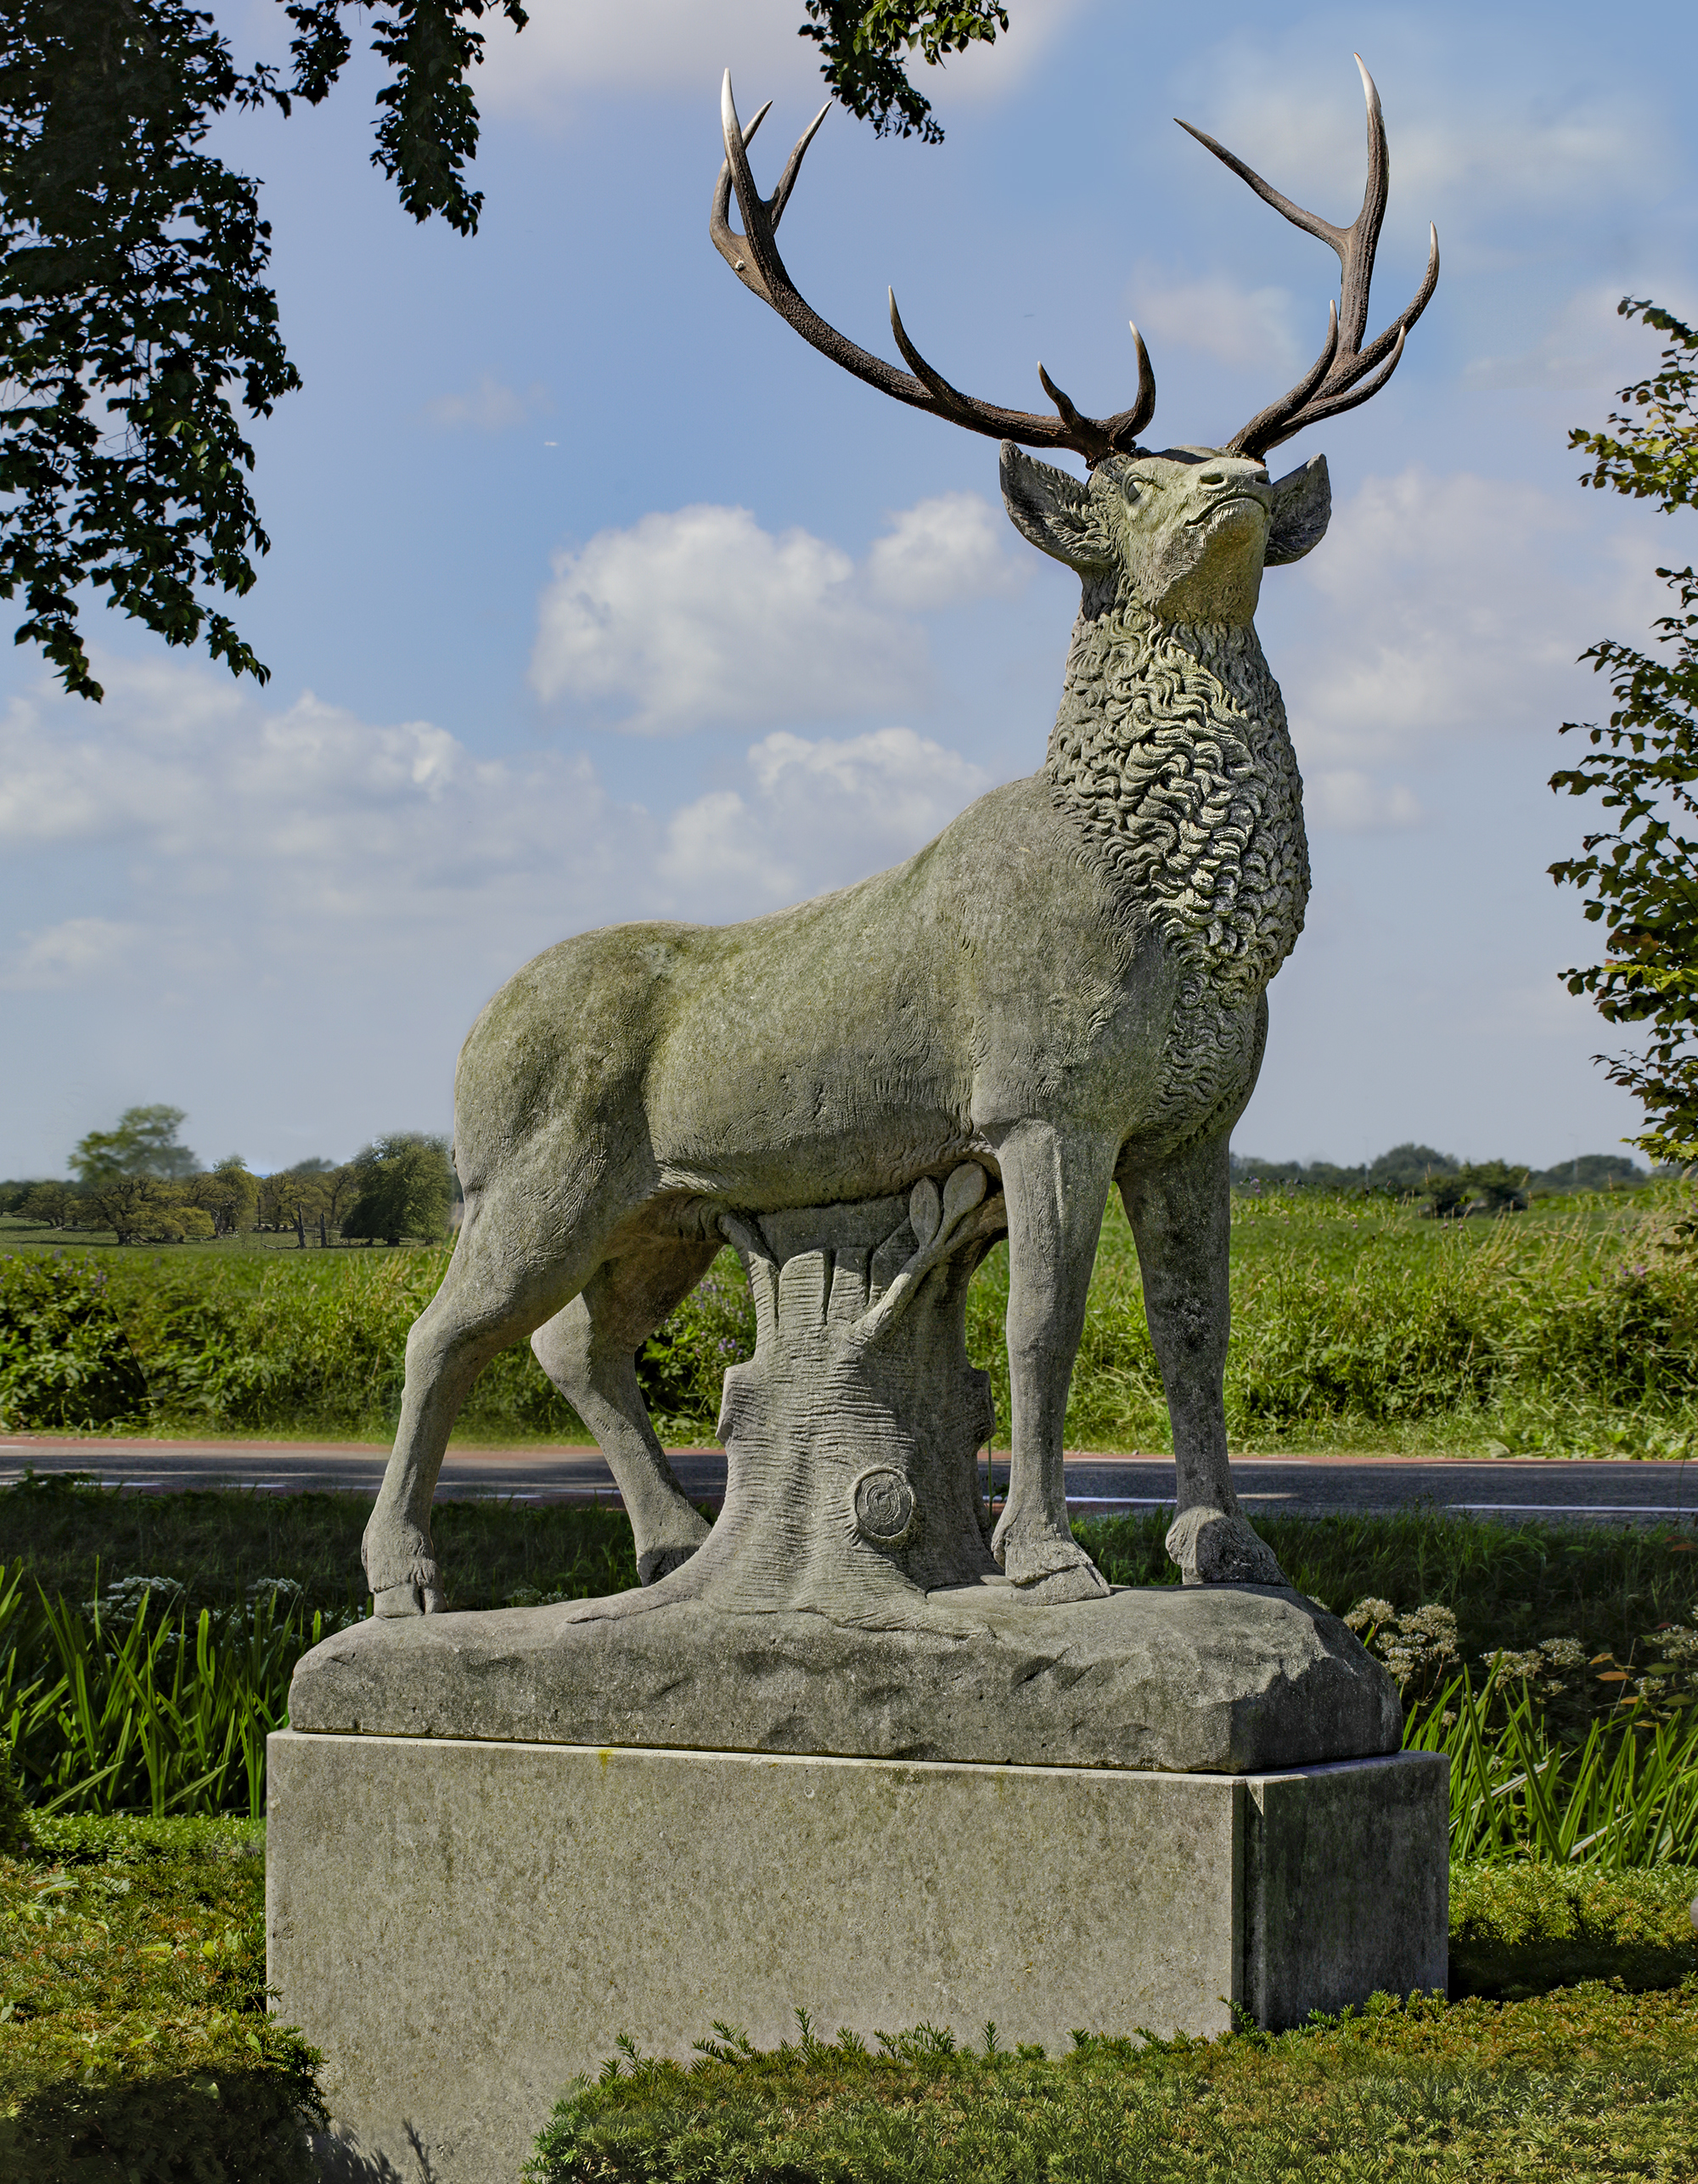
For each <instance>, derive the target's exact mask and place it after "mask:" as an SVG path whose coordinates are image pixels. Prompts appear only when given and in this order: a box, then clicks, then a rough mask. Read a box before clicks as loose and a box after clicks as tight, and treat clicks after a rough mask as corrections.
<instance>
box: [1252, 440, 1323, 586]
mask: <svg viewBox="0 0 1698 2184" xmlns="http://www.w3.org/2000/svg"><path fill="white" fill-rule="evenodd" d="M1331 520H1332V480H1331V479H1330V477H1328V476H1327V459H1326V457H1325V456H1324V455H1311V456H1310V458H1309V459H1308V461H1307V463H1305V464H1303V466H1302V469H1301V470H1288V471H1287V472H1286V474H1285V476H1284V477H1283V478H1276V479H1275V480H1274V521H1273V525H1272V527H1271V528H1270V529H1269V531H1268V551H1267V552H1266V553H1265V554H1263V555H1262V566H1263V568H1265V569H1271V568H1274V567H1275V566H1277V565H1278V564H1279V562H1281V561H1301V560H1302V558H1303V556H1304V554H1307V553H1308V552H1309V551H1310V549H1312V548H1313V547H1316V546H1318V545H1319V544H1320V543H1321V541H1322V539H1323V538H1325V537H1326V527H1327V525H1328V524H1329V523H1330V521H1331Z"/></svg>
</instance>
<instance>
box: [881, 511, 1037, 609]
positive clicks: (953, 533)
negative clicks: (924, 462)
mask: <svg viewBox="0 0 1698 2184" xmlns="http://www.w3.org/2000/svg"><path fill="white" fill-rule="evenodd" d="M1008 536H1009V525H1008V519H1007V517H1006V516H1005V515H1004V513H1003V511H1002V510H1001V509H993V508H992V506H991V504H990V503H989V502H988V501H987V500H986V499H984V498H981V496H980V495H979V494H978V493H940V494H938V496H937V497H936V499H935V500H923V501H920V502H918V503H917V504H915V506H914V507H913V508H909V509H903V510H902V513H901V515H896V516H893V517H892V518H891V528H890V530H889V531H888V532H886V535H885V537H884V538H880V539H877V540H875V541H874V545H873V550H872V552H871V553H870V554H869V555H868V557H867V586H868V589H869V591H870V592H871V593H872V595H873V597H874V599H879V600H880V601H882V602H883V603H884V604H885V605H889V606H897V607H907V608H909V609H911V610H913V611H918V612H925V611H930V610H932V609H936V608H939V607H947V606H959V605H963V604H964V602H965V601H967V600H969V599H983V598H987V597H990V596H992V595H994V594H1008V593H1010V592H1015V591H1018V590H1019V589H1020V587H1021V586H1022V585H1023V584H1024V583H1025V582H1026V577H1027V575H1028V573H1029V571H1028V569H1027V566H1026V563H1024V562H1020V561H1015V560H1010V559H1009V556H1008V555H1007V554H1005V553H1004V546H1003V542H1004V539H1006V538H1008Z"/></svg>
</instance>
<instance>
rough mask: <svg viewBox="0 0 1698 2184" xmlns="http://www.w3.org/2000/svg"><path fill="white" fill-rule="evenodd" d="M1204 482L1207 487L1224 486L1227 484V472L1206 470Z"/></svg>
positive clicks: (1203, 477)
mask: <svg viewBox="0 0 1698 2184" xmlns="http://www.w3.org/2000/svg"><path fill="white" fill-rule="evenodd" d="M1202 482H1203V484H1204V485H1206V486H1223V485H1224V484H1225V483H1226V472H1225V471H1224V470H1205V471H1204V472H1203V476H1202Z"/></svg>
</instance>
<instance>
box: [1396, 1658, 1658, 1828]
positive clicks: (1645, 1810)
mask: <svg viewBox="0 0 1698 2184" xmlns="http://www.w3.org/2000/svg"><path fill="white" fill-rule="evenodd" d="M1403 1743H1404V1748H1405V1750H1408V1751H1417V1752H1443V1753H1446V1754H1448V1758H1449V1760H1450V1855H1451V1856H1452V1858H1453V1860H1465V1861H1468V1862H1470V1863H1474V1864H1482V1865H1495V1864H1500V1863H1502V1862H1504V1861H1505V1860H1520V1859H1524V1858H1532V1859H1538V1860H1549V1861H1550V1862H1552V1863H1555V1864H1556V1865H1560V1866H1571V1865H1581V1864H1584V1865H1588V1866H1604V1867H1606V1868H1611V1869H1621V1868H1624V1867H1629V1866H1698V1706H1691V1707H1686V1708H1682V1709H1680V1710H1679V1711H1678V1712H1677V1713H1676V1714H1673V1716H1671V1718H1669V1719H1668V1720H1664V1721H1659V1722H1648V1723H1646V1724H1645V1725H1643V1726H1641V1725H1639V1724H1637V1723H1633V1722H1629V1723H1625V1724H1613V1725H1612V1724H1608V1723H1606V1722H1604V1721H1598V1720H1594V1722H1593V1723H1592V1725H1591V1726H1590V1728H1589V1730H1588V1732H1587V1735H1586V1738H1585V1741H1584V1742H1583V1744H1581V1745H1580V1746H1579V1747H1578V1748H1576V1747H1574V1746H1572V1745H1565V1744H1563V1743H1562V1742H1559V1741H1558V1740H1557V1739H1556V1738H1555V1737H1554V1736H1553V1735H1552V1734H1551V1731H1550V1728H1549V1724H1548V1723H1547V1722H1546V1721H1545V1720H1543V1718H1542V1716H1541V1714H1540V1712H1539V1710H1538V1708H1537V1707H1536V1705H1535V1704H1534V1703H1533V1700H1532V1696H1531V1694H1529V1693H1528V1692H1527V1691H1525V1690H1522V1691H1521V1692H1519V1693H1518V1694H1517V1695H1515V1697H1512V1698H1511V1699H1510V1701H1509V1702H1508V1703H1507V1705H1506V1706H1505V1707H1504V1708H1503V1709H1502V1712H1501V1714H1500V1715H1499V1717H1498V1719H1497V1720H1495V1721H1493V1720H1488V1716H1487V1709H1486V1707H1485V1705H1484V1704H1483V1703H1482V1699H1481V1697H1480V1696H1479V1695H1478V1694H1477V1693H1476V1691H1475V1689H1474V1686H1473V1681H1472V1679H1471V1678H1470V1676H1469V1675H1466V1674H1464V1675H1460V1676H1459V1677H1457V1678H1456V1679H1455V1680H1454V1681H1453V1682H1452V1683H1451V1684H1450V1685H1449V1686H1447V1688H1446V1689H1445V1691H1443V1693H1442V1695H1441V1697H1440V1700H1439V1703H1437V1705H1436V1706H1434V1707H1432V1708H1431V1709H1429V1710H1427V1711H1426V1713H1425V1716H1422V1715H1421V1714H1412V1715H1411V1717H1410V1720H1409V1723H1408V1727H1407V1730H1406V1732H1405V1735H1404V1739H1403Z"/></svg>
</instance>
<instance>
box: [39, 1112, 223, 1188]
mask: <svg viewBox="0 0 1698 2184" xmlns="http://www.w3.org/2000/svg"><path fill="white" fill-rule="evenodd" d="M187 1121H188V1116H187V1115H186V1114H185V1112H183V1109H182V1108H181V1107H167V1106H163V1105H161V1106H152V1107H127V1108H126V1109H125V1110H124V1112H123V1113H122V1114H121V1115H120V1117H118V1121H117V1125H116V1127H115V1129H110V1130H91V1131H90V1132H89V1133H88V1135H87V1137H86V1138H83V1139H82V1140H80V1141H79V1143H78V1145H77V1148H76V1151H75V1152H74V1153H72V1155H71V1157H70V1172H71V1174H73V1175H75V1176H76V1179H77V1180H78V1181H79V1182H81V1183H82V1184H85V1185H89V1184H94V1183H99V1182H104V1181H105V1180H106V1179H109V1178H110V1177H113V1176H121V1175H155V1176H165V1177H169V1178H171V1179H177V1178H178V1177H181V1176H185V1175H193V1174H194V1172H195V1170H196V1168H198V1167H199V1166H200V1162H198V1161H197V1160H196V1159H195V1157H194V1154H193V1153H192V1152H191V1151H189V1150H188V1146H187V1145H183V1143H181V1142H180V1140H178V1137H177V1132H178V1131H179V1130H180V1129H182V1128H183V1124H184V1123H186V1122H187Z"/></svg>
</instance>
